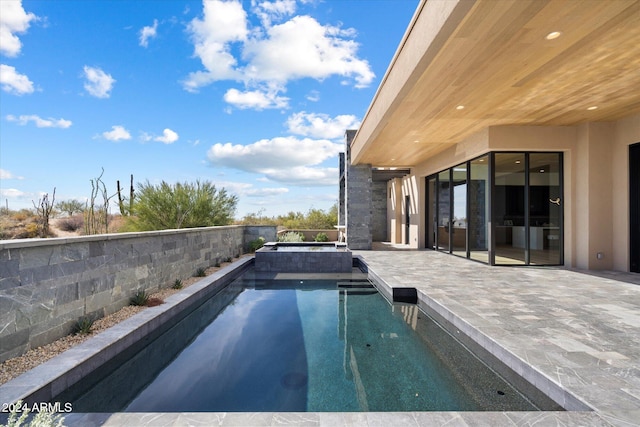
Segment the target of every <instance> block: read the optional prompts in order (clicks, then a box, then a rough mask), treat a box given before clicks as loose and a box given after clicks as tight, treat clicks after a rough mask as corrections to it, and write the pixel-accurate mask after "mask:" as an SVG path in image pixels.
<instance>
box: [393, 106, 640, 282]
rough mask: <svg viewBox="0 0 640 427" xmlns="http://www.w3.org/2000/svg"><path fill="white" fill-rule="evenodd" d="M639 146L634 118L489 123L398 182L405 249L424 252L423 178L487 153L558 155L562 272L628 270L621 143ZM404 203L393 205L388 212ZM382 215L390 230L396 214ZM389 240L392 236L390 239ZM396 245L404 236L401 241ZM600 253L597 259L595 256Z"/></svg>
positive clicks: (638, 119) (639, 121)
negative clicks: (407, 216) (407, 205)
mask: <svg viewBox="0 0 640 427" xmlns="http://www.w3.org/2000/svg"><path fill="white" fill-rule="evenodd" d="M636 142H640V115H634V116H630V117H626V118H624V119H622V120H619V121H614V122H597V123H583V124H580V125H577V126H496V127H490V128H487V129H484V130H483V131H481V132H478V133H477V134H475V135H473V136H471V137H469V138H467V139H466V140H464V141H461V142H460V143H459V144H456V145H452V146H451V148H449V149H447V150H444V151H442V152H441V153H439V154H437V155H435V156H433V157H431V158H430V159H429V160H427V161H425V162H424V163H421V164H419V165H417V166H416V167H415V168H413V169H412V173H411V174H410V175H408V176H406V177H405V178H403V179H402V197H403V199H402V200H404V196H405V195H410V196H411V200H412V203H411V209H412V212H411V227H410V236H409V241H410V243H411V245H412V246H415V247H420V248H422V247H424V244H425V243H424V234H425V231H424V230H425V228H424V227H425V209H426V207H425V189H424V185H425V184H424V181H425V178H426V177H427V176H429V175H432V174H434V173H437V172H440V171H442V170H444V169H447V168H450V167H453V166H456V165H458V164H460V163H462V162H464V161H467V160H470V159H472V158H475V157H477V156H480V155H482V154H485V153H487V152H490V151H559V152H563V153H564V182H563V184H564V198H563V205H564V206H563V207H564V242H565V244H564V260H565V265H567V266H569V267H576V268H584V269H592V270H599V269H615V270H619V271H629V163H628V159H629V146H630V145H631V144H633V143H636ZM398 208H399V209H404V203H403V202H402V203H400V205H398V202H397V200H396V208H395V209H396V210H397V209H398ZM396 210H394V211H392V212H389V215H388V217H389V220H390V221H395V227H394V226H393V225H392V226H391V230H392V238H394V232H393V230H396V231H395V234H396V235H397V233H398V232H401V233H404V230H405V228H404V226H401V227H398V225H397V222H398V220H400V221H402V222H403V221H404V216H403V215H402V216H398V215H397V211H396ZM396 239H397V237H396ZM402 241H403V242H404V236H402ZM598 253H601V254H602V256H601V257H600V258H598V257H597V254H598Z"/></svg>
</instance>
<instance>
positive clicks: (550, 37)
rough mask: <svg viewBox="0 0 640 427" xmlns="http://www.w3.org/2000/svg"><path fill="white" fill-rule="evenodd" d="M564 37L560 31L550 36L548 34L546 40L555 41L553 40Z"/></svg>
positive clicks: (553, 32) (551, 33)
mask: <svg viewBox="0 0 640 427" xmlns="http://www.w3.org/2000/svg"><path fill="white" fill-rule="evenodd" d="M561 35H562V33H561V32H560V31H552V32H550V33H549V34H547V35H546V36H545V39H547V40H553V39H557V38H558V37H560V36H561Z"/></svg>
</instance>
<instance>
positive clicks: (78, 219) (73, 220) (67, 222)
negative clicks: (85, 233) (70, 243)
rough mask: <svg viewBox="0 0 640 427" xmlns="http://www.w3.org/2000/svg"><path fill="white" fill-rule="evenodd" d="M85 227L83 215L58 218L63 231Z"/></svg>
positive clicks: (59, 226)
mask: <svg viewBox="0 0 640 427" xmlns="http://www.w3.org/2000/svg"><path fill="white" fill-rule="evenodd" d="M83 227H84V218H83V217H82V215H76V216H70V217H68V218H62V219H60V220H58V228H59V229H60V230H62V231H71V232H73V231H78V230H80V229H82V228H83Z"/></svg>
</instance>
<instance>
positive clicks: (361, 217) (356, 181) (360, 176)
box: [345, 130, 373, 249]
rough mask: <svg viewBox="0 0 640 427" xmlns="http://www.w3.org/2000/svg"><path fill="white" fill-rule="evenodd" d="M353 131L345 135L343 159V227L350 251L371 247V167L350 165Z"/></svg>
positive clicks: (354, 132)
mask: <svg viewBox="0 0 640 427" xmlns="http://www.w3.org/2000/svg"><path fill="white" fill-rule="evenodd" d="M355 134H356V131H355V130H348V131H347V133H346V150H345V154H346V159H345V187H346V188H345V217H346V218H345V225H346V227H347V246H348V247H349V248H350V249H371V246H372V230H371V227H372V213H373V204H372V179H371V165H369V164H365V165H352V164H351V141H353V138H354V137H355Z"/></svg>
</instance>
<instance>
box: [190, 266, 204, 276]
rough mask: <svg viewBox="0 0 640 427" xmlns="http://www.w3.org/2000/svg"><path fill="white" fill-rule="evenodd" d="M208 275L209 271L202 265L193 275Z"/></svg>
mask: <svg viewBox="0 0 640 427" xmlns="http://www.w3.org/2000/svg"><path fill="white" fill-rule="evenodd" d="M206 275H207V271H206V270H205V269H204V268H202V267H200V268H198V269H197V270H196V273H195V274H194V275H193V277H204V276H206Z"/></svg>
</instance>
